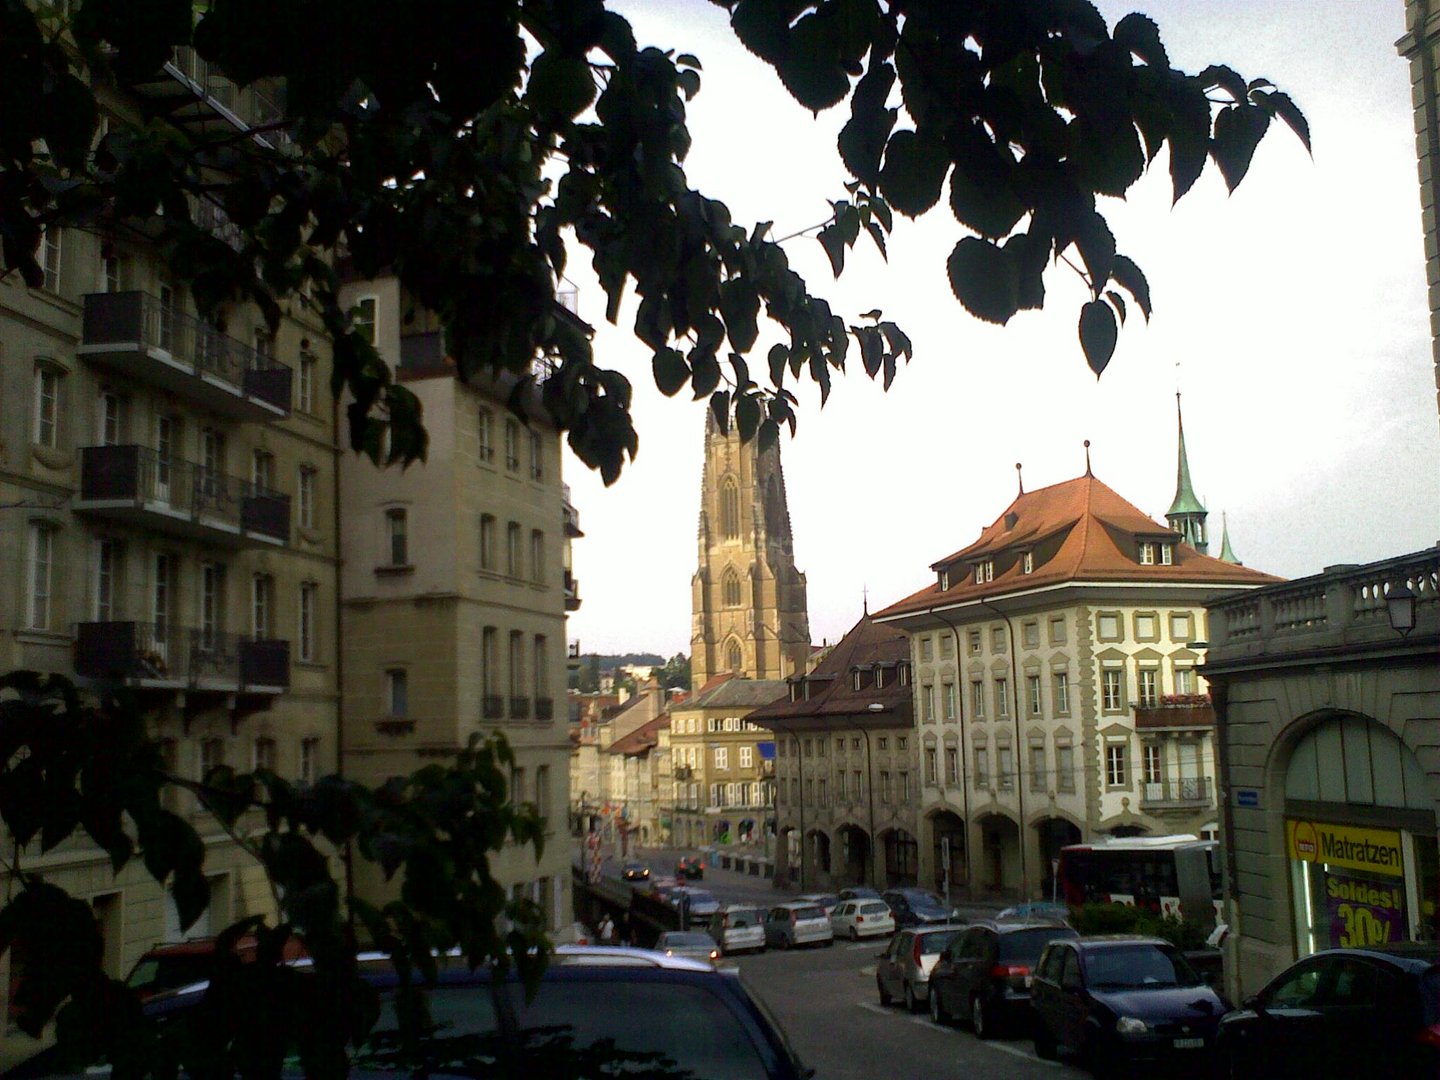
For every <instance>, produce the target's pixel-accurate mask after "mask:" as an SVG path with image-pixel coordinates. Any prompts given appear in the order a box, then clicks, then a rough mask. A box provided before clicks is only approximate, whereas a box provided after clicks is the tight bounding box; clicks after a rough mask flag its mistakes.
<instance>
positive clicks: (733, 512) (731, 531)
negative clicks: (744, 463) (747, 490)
mask: <svg viewBox="0 0 1440 1080" xmlns="http://www.w3.org/2000/svg"><path fill="white" fill-rule="evenodd" d="M720 534H721V535H722V536H723V537H725V539H726V540H734V539H736V538H738V537H739V535H740V488H739V485H737V484H736V483H735V478H734V477H733V476H727V477H726V478H725V482H724V483H723V484H721V485H720Z"/></svg>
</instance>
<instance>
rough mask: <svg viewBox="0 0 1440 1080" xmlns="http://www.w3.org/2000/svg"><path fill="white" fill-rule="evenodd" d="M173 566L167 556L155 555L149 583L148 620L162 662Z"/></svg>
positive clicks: (166, 636)
mask: <svg viewBox="0 0 1440 1080" xmlns="http://www.w3.org/2000/svg"><path fill="white" fill-rule="evenodd" d="M173 565H174V564H173V563H172V562H171V561H170V556H169V555H156V556H155V564H154V568H155V576H154V578H153V579H152V580H151V582H150V620H151V622H153V623H154V624H155V643H156V644H157V645H158V646H159V650H158V651H159V652H160V653H161V659H162V660H163V659H164V649H165V642H166V639H167V638H168V637H169V634H170V576H171V573H172V569H173Z"/></svg>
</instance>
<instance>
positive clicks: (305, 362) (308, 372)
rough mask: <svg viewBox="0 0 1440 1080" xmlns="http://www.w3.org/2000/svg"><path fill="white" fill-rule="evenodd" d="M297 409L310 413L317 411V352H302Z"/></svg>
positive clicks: (297, 387)
mask: <svg viewBox="0 0 1440 1080" xmlns="http://www.w3.org/2000/svg"><path fill="white" fill-rule="evenodd" d="M295 409H296V411H297V412H302V413H305V414H306V415H309V414H311V413H313V412H314V411H315V354H314V353H310V352H302V353H301V354H300V372H299V377H298V378H297V379H296V380H295Z"/></svg>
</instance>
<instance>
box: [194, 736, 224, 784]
mask: <svg viewBox="0 0 1440 1080" xmlns="http://www.w3.org/2000/svg"><path fill="white" fill-rule="evenodd" d="M224 764H225V740H224V739H206V740H205V741H204V742H202V743H201V744H200V779H201V780H204V779H205V778H206V777H207V776H209V775H210V773H211V772H213V771H214V770H215V769H218V768H221V767H222V766H223V765H224Z"/></svg>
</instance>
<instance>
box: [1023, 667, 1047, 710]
mask: <svg viewBox="0 0 1440 1080" xmlns="http://www.w3.org/2000/svg"><path fill="white" fill-rule="evenodd" d="M1025 683H1026V690H1027V696H1028V697H1029V699H1030V715H1031V716H1039V715H1040V713H1041V711H1042V706H1043V705H1044V702H1043V701H1042V700H1041V694H1040V676H1039V675H1027V676H1025Z"/></svg>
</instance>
